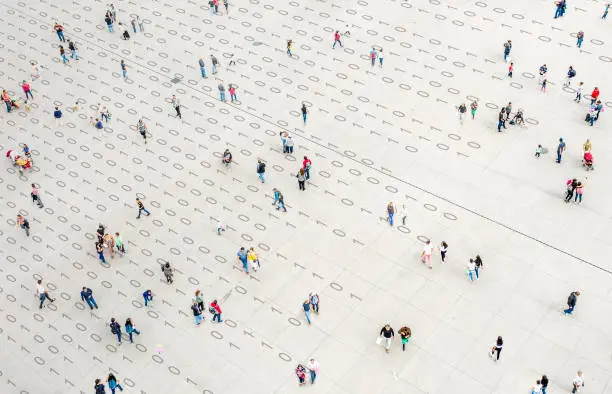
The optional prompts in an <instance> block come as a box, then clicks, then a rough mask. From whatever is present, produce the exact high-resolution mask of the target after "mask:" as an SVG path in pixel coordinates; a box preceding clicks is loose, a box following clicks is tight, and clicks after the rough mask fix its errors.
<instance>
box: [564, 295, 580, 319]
mask: <svg viewBox="0 0 612 394" xmlns="http://www.w3.org/2000/svg"><path fill="white" fill-rule="evenodd" d="M579 296H580V292H579V291H572V292H571V293H570V295H569V297H568V298H567V306H568V308H567V309H566V310H564V311H563V314H564V315H571V314H572V312H574V308H575V307H576V301H578V297H579Z"/></svg>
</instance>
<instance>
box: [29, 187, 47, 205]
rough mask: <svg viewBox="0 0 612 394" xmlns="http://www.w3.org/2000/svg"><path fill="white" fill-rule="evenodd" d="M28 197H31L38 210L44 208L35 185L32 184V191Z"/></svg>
mask: <svg viewBox="0 0 612 394" xmlns="http://www.w3.org/2000/svg"><path fill="white" fill-rule="evenodd" d="M30 196H31V197H32V202H35V203H36V204H38V208H43V207H44V204H43V202H42V200H41V199H40V192H39V191H38V188H37V187H36V184H35V183H32V191H31V192H30Z"/></svg>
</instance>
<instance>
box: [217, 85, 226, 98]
mask: <svg viewBox="0 0 612 394" xmlns="http://www.w3.org/2000/svg"><path fill="white" fill-rule="evenodd" d="M217 88H218V89H219V100H221V101H223V102H225V86H223V84H222V83H220V84H219V86H217Z"/></svg>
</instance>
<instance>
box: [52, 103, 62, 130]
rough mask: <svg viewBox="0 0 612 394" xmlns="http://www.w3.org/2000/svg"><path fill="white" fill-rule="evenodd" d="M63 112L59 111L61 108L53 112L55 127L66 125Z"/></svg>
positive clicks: (56, 108)
mask: <svg viewBox="0 0 612 394" xmlns="http://www.w3.org/2000/svg"><path fill="white" fill-rule="evenodd" d="M62 116H63V114H62V111H61V110H60V109H59V107H55V111H53V118H55V125H56V126H63V125H64V121H63V120H62Z"/></svg>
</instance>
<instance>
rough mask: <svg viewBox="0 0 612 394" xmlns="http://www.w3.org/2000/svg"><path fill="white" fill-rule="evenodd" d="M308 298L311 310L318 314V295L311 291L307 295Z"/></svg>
mask: <svg viewBox="0 0 612 394" xmlns="http://www.w3.org/2000/svg"><path fill="white" fill-rule="evenodd" d="M308 299H309V300H310V306H311V307H312V311H313V312H314V313H316V314H317V315H318V314H319V304H320V303H321V302H320V300H319V295H318V294H317V292H316V291H313V292H311V293H310V294H309V295H308Z"/></svg>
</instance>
